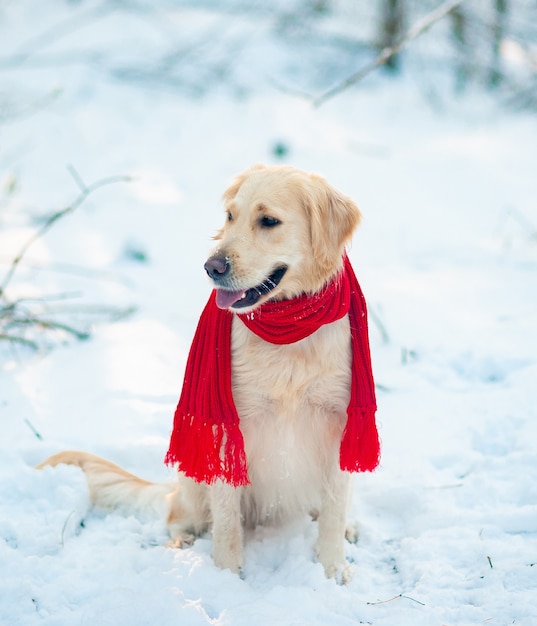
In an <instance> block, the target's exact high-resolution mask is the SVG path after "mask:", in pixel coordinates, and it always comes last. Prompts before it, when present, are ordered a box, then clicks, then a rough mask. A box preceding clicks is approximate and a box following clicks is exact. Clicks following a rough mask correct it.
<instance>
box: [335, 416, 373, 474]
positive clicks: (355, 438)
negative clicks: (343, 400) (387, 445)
mask: <svg viewBox="0 0 537 626" xmlns="http://www.w3.org/2000/svg"><path fill="white" fill-rule="evenodd" d="M375 411H376V407H374V406H373V407H371V408H366V409H360V408H350V407H349V411H348V419H347V425H346V426H345V430H344V431H343V437H342V438H341V445H340V448H339V465H340V467H341V469H342V470H344V471H347V472H372V471H373V470H374V469H375V468H376V467H377V466H378V464H379V463H380V441H379V436H378V431H377V425H376V422H375Z"/></svg>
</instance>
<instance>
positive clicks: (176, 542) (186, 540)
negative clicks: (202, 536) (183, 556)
mask: <svg viewBox="0 0 537 626" xmlns="http://www.w3.org/2000/svg"><path fill="white" fill-rule="evenodd" d="M195 540H196V537H195V536H194V535H191V534H189V533H184V534H182V535H178V536H177V537H174V538H173V539H170V540H169V541H168V542H167V543H166V547H167V548H184V547H186V546H191V545H192V544H193V543H194V541H195Z"/></svg>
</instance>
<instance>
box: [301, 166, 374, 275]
mask: <svg viewBox="0 0 537 626" xmlns="http://www.w3.org/2000/svg"><path fill="white" fill-rule="evenodd" d="M303 202H304V208H305V210H306V212H307V214H308V216H309V220H310V234H311V245H312V250H313V256H314V258H315V259H316V261H317V262H318V263H319V265H320V269H321V271H323V272H324V271H326V272H332V271H333V270H334V268H336V267H338V266H339V265H340V263H341V256H342V254H343V249H344V247H345V244H346V243H347V242H348V241H349V239H350V238H351V235H352V233H353V231H354V230H355V229H356V228H357V227H358V225H359V223H360V220H361V214H360V210H359V209H358V207H357V206H356V204H355V203H354V201H353V200H351V199H350V198H349V197H347V196H345V195H344V194H342V193H340V192H339V191H338V190H337V189H334V187H332V186H331V185H329V184H328V183H327V182H326V180H325V179H324V178H322V177H321V176H318V175H316V174H310V175H309V177H308V180H307V182H306V183H305V185H304V195H303Z"/></svg>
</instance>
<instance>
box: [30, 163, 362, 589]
mask: <svg viewBox="0 0 537 626" xmlns="http://www.w3.org/2000/svg"><path fill="white" fill-rule="evenodd" d="M224 201H225V211H226V218H225V220H226V221H225V224H224V227H223V228H222V229H221V230H220V232H219V233H218V235H217V237H216V240H217V245H216V248H215V249H214V250H213V251H212V253H211V255H210V257H209V259H208V260H207V262H206V264H205V268H206V270H207V273H208V274H209V276H210V278H211V279H212V281H213V283H214V286H215V287H216V288H217V290H218V291H217V294H218V300H219V301H218V300H217V301H218V304H219V306H220V307H221V308H228V307H229V309H230V310H231V311H236V312H240V313H245V312H248V311H252V310H253V309H255V308H256V307H258V306H259V305H261V304H262V303H263V302H265V301H266V300H268V299H270V300H278V299H288V298H294V297H296V296H299V295H301V294H304V293H306V294H313V293H315V292H317V291H319V290H320V289H322V288H323V286H324V285H326V284H327V283H328V282H329V281H330V280H331V279H332V278H333V277H334V276H335V275H336V274H337V273H338V272H340V271H341V269H342V262H343V261H342V257H343V254H344V248H345V244H346V243H347V242H348V241H349V239H350V237H351V234H352V232H353V230H354V229H355V228H356V227H357V225H358V223H359V221H360V213H359V211H358V208H357V207H356V205H355V204H354V202H352V200H350V199H349V198H348V197H346V196H344V195H342V194H341V193H339V192H338V191H336V190H335V189H334V188H333V187H331V186H330V185H329V184H328V183H327V182H326V181H325V180H324V179H323V178H321V177H319V176H317V175H314V174H308V173H305V172H303V171H300V170H297V169H294V168H291V167H263V166H257V167H254V168H252V169H250V170H248V171H246V172H244V173H243V174H241V175H240V176H238V177H237V178H236V180H235V181H234V182H233V184H232V185H231V186H230V187H229V188H228V189H227V191H226V192H225V193H224ZM231 351H232V389H233V398H234V401H235V406H236V408H237V412H238V415H239V417H240V428H241V431H242V434H243V437H244V448H245V453H246V457H247V461H248V473H249V478H250V484H249V485H247V486H244V487H234V486H232V485H229V484H227V483H225V482H223V481H221V480H218V481H216V482H215V483H213V484H211V485H207V484H205V483H198V482H195V481H194V480H192V479H189V478H187V477H186V476H184V475H182V474H181V473H179V482H178V484H177V485H175V486H173V487H170V486H169V485H156V484H152V483H148V482H145V481H143V480H141V479H139V478H137V477H135V476H133V475H131V474H129V473H127V472H125V471H124V470H122V469H121V468H119V467H117V466H115V465H113V464H112V463H110V462H108V461H105V460H104V459H100V458H99V457H95V456H93V455H90V454H87V453H82V452H62V453H60V454H58V455H55V456H53V457H51V458H50V459H47V460H46V461H45V462H43V463H42V464H41V465H40V466H39V467H40V468H41V467H44V466H45V465H57V464H58V463H70V464H75V465H78V466H80V467H81V468H82V469H83V470H84V471H85V473H86V475H87V478H88V484H89V487H90V493H91V497H92V500H93V502H94V503H95V504H96V505H98V506H104V507H107V508H116V509H117V508H120V509H123V510H134V509H141V508H151V507H156V508H157V509H158V508H159V507H160V506H162V505H163V504H164V503H166V508H167V516H168V517H167V520H168V528H169V532H170V535H171V537H172V540H174V541H175V543H176V544H177V545H182V544H183V543H185V542H187V543H191V542H192V540H193V538H194V537H195V536H197V535H199V534H201V533H203V532H205V531H207V530H208V529H209V528H212V535H213V558H214V562H215V563H216V565H218V566H219V567H222V568H229V569H231V570H232V571H234V572H239V571H240V570H241V567H242V565H243V532H244V528H245V527H253V526H255V525H257V524H265V523H270V522H278V521H280V520H283V519H285V518H288V517H289V516H291V515H294V514H300V513H304V512H306V513H312V514H314V515H315V516H316V517H317V519H318V540H317V543H316V554H317V558H318V560H319V561H320V563H322V565H323V567H324V570H325V572H326V575H327V576H338V577H341V578H342V579H343V580H346V579H347V578H348V567H347V564H346V561H345V556H344V540H345V534H346V515H347V506H348V500H349V486H350V482H349V481H350V474H349V473H348V472H344V471H342V470H341V469H340V467H339V446H340V442H341V437H342V432H343V429H344V427H345V421H346V409H347V405H348V403H349V394H350V379H351V358H352V356H351V346H350V329H349V320H348V317H347V316H345V317H343V318H342V319H339V320H338V321H336V322H333V323H330V324H326V325H324V326H322V327H321V328H320V329H319V330H317V331H316V332H314V333H313V334H312V335H310V336H309V337H307V338H305V339H302V340H301V341H298V342H296V343H293V344H289V345H274V344H271V343H267V342H265V341H263V340H262V339H260V338H259V337H258V336H256V335H254V334H253V333H252V332H251V331H250V330H248V328H247V327H246V326H245V325H244V324H243V323H242V322H241V321H240V320H238V319H237V317H236V316H235V318H234V319H233V323H232V338H231Z"/></svg>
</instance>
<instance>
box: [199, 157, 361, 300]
mask: <svg viewBox="0 0 537 626" xmlns="http://www.w3.org/2000/svg"><path fill="white" fill-rule="evenodd" d="M224 202H225V211H226V222H225V224H224V226H223V228H222V229H221V230H220V231H219V233H218V234H217V235H216V237H215V239H216V240H217V241H218V245H217V247H216V248H215V249H214V250H213V251H212V253H211V255H210V257H209V258H208V260H207V262H206V263H205V270H206V271H207V273H208V275H209V277H210V278H211V280H212V281H213V283H214V286H215V287H216V288H217V298H216V302H217V305H218V306H219V307H220V308H223V309H227V308H231V309H233V310H237V311H240V312H247V311H249V310H252V309H253V308H255V307H256V306H258V305H260V304H262V303H263V302H265V301H267V300H269V299H275V300H281V299H284V298H293V297H296V296H298V295H301V294H303V293H315V292H316V291H318V290H319V289H321V288H322V287H323V285H325V284H326V283H327V282H328V281H329V280H330V279H331V278H332V277H333V276H334V275H335V274H336V273H337V272H338V271H339V270H340V269H341V267H342V256H343V250H344V247H345V244H346V243H347V241H348V240H349V239H350V237H351V234H352V232H353V230H354V229H355V228H356V227H357V226H358V224H359V222H360V212H359V210H358V207H357V206H356V205H355V204H354V202H353V201H352V200H351V199H350V198H347V197H346V196H344V195H343V194H341V193H340V192H339V191H337V190H336V189H334V188H333V187H331V186H330V185H329V184H328V183H327V182H326V181H325V180H324V179H323V178H321V177H320V176H317V175H315V174H308V173H306V172H303V171H301V170H298V169H295V168H292V167H265V166H256V167H253V168H252V169H250V170H247V171H246V172H244V173H242V174H240V175H239V176H237V178H236V179H235V180H234V182H233V183H232V184H231V186H230V187H229V188H228V189H227V190H226V191H225V193H224Z"/></svg>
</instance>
